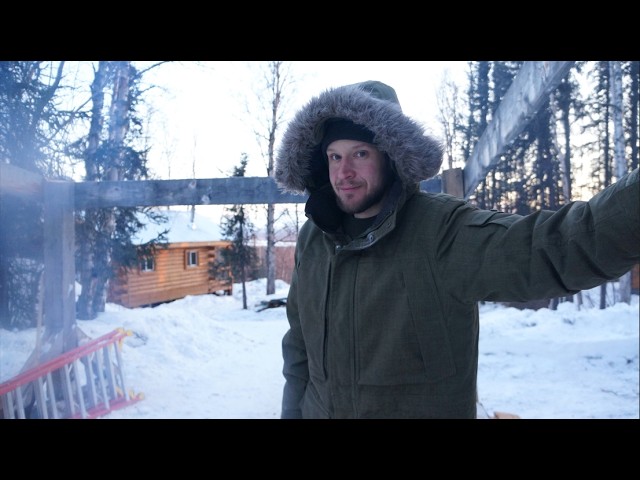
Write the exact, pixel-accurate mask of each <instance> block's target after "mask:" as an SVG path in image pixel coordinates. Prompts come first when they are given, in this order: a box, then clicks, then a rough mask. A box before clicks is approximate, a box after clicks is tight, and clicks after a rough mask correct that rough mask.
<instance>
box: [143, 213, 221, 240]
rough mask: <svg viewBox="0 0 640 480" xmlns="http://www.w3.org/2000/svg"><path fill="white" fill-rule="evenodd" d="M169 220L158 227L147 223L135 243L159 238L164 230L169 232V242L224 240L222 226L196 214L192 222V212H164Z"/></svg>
mask: <svg viewBox="0 0 640 480" xmlns="http://www.w3.org/2000/svg"><path fill="white" fill-rule="evenodd" d="M161 213H162V214H163V215H164V216H166V217H167V218H168V221H167V222H166V223H162V224H160V225H156V224H155V223H153V222H150V221H147V220H146V219H145V221H146V222H147V224H146V225H145V227H144V228H143V229H142V230H140V231H139V232H138V233H137V234H136V236H135V237H134V242H136V241H137V242H138V243H145V242H148V241H150V240H152V239H154V238H156V237H157V236H158V234H159V233H160V232H162V231H163V230H169V232H168V233H167V241H168V242H169V243H179V242H216V241H220V240H223V237H222V233H221V232H220V225H217V224H216V223H215V222H214V221H213V220H211V219H210V218H208V217H205V216H203V215H200V214H198V212H195V215H194V217H193V218H194V221H193V222H192V221H191V211H177V210H163V211H162V212H161Z"/></svg>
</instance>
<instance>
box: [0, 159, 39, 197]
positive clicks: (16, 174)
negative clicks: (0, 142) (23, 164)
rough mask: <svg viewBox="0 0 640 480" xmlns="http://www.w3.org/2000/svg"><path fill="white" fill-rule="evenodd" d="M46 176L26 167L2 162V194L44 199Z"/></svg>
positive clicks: (0, 168)
mask: <svg viewBox="0 0 640 480" xmlns="http://www.w3.org/2000/svg"><path fill="white" fill-rule="evenodd" d="M43 181H44V177H43V176H42V175H40V174H38V173H34V172H30V171H29V170H25V169H24V168H20V167H16V166H15V165H11V164H9V163H3V162H0V195H11V196H16V197H21V198H22V199H23V200H25V201H27V200H36V201H38V200H42V182H43Z"/></svg>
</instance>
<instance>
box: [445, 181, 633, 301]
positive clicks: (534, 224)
mask: <svg viewBox="0 0 640 480" xmlns="http://www.w3.org/2000/svg"><path fill="white" fill-rule="evenodd" d="M638 175H639V174H638V169H635V170H634V171H632V172H630V173H628V174H627V175H625V176H624V177H623V178H621V179H620V180H619V181H618V182H617V183H615V184H613V185H611V186H609V187H607V188H605V189H604V190H602V191H601V192H599V193H598V194H597V195H595V196H594V197H593V198H591V199H590V200H588V201H574V202H571V203H568V204H566V205H564V206H563V207H561V208H560V209H559V210H558V211H548V210H542V211H538V212H535V213H532V214H530V215H527V216H520V215H513V214H507V213H500V212H489V211H486V210H477V209H475V210H473V209H469V208H467V207H464V208H460V209H459V210H460V212H459V214H458V215H457V216H458V219H457V222H458V226H460V224H462V227H461V228H459V229H456V233H455V235H451V236H450V242H449V243H446V244H445V246H446V250H445V249H443V245H441V246H440V248H441V251H443V252H444V251H446V252H448V254H447V255H443V256H442V257H441V259H443V258H445V257H446V260H445V261H443V263H442V265H444V272H443V275H447V276H450V278H456V279H457V280H458V281H459V283H458V284H457V285H456V286H455V289H454V288H452V289H451V291H454V290H455V295H457V296H461V297H464V299H465V300H489V301H527V300H536V299H543V298H554V297H557V296H561V295H566V294H573V293H576V292H578V291H580V290H586V289H590V288H594V287H596V286H598V285H600V284H602V283H604V282H606V281H610V280H614V279H616V278H619V277H620V276H621V275H623V274H625V273H626V272H628V271H629V270H630V269H631V267H632V266H633V265H634V264H636V263H638V262H640V183H639V177H638ZM453 217H456V215H453V216H452V218H453ZM451 252H455V254H454V255H450V253H451Z"/></svg>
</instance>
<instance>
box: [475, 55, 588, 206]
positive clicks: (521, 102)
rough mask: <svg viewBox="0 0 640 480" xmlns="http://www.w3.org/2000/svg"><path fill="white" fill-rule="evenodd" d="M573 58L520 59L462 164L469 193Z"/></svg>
mask: <svg viewBox="0 0 640 480" xmlns="http://www.w3.org/2000/svg"><path fill="white" fill-rule="evenodd" d="M574 63H575V62H524V63H523V64H522V67H521V69H520V71H519V72H518V74H517V75H516V77H515V78H514V79H513V83H512V84H511V86H510V87H509V90H508V91H507V93H506V94H505V96H504V98H503V99H502V101H501V102H500V105H499V106H498V109H497V110H496V113H495V115H494V118H493V119H492V121H491V123H490V124H489V125H488V126H487V129H486V130H485V131H484V132H483V133H482V136H481V137H480V140H478V143H477V145H476V147H475V148H474V149H473V153H472V154H471V157H470V158H469V160H468V161H467V163H466V165H465V167H464V195H465V198H466V197H469V195H471V194H472V193H473V192H474V191H475V189H476V188H477V187H478V185H479V184H480V182H482V180H483V179H484V178H485V177H486V175H487V173H488V172H489V170H491V168H493V167H494V166H495V165H496V163H498V160H499V156H500V154H501V153H503V152H504V150H505V149H506V147H507V146H508V145H509V144H510V143H511V142H513V140H514V139H515V138H516V137H517V136H518V135H520V133H521V132H522V130H523V129H524V128H525V127H526V125H527V124H528V123H529V122H530V121H531V119H532V118H533V116H534V115H535V114H536V112H537V111H538V110H539V109H540V107H541V106H542V105H543V104H544V102H545V101H546V100H548V98H549V95H550V94H551V92H552V91H553V89H555V88H556V87H557V86H558V84H559V83H560V81H561V80H562V78H563V77H564V76H565V75H566V74H567V73H568V72H569V70H570V69H571V67H573V65H574Z"/></svg>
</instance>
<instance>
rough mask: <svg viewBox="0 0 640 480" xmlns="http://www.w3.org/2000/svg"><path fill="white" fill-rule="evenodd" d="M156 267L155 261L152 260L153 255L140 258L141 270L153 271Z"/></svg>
mask: <svg viewBox="0 0 640 480" xmlns="http://www.w3.org/2000/svg"><path fill="white" fill-rule="evenodd" d="M155 269H156V265H155V262H154V261H153V257H145V258H143V259H142V260H140V271H141V272H153V271H154V270H155Z"/></svg>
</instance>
